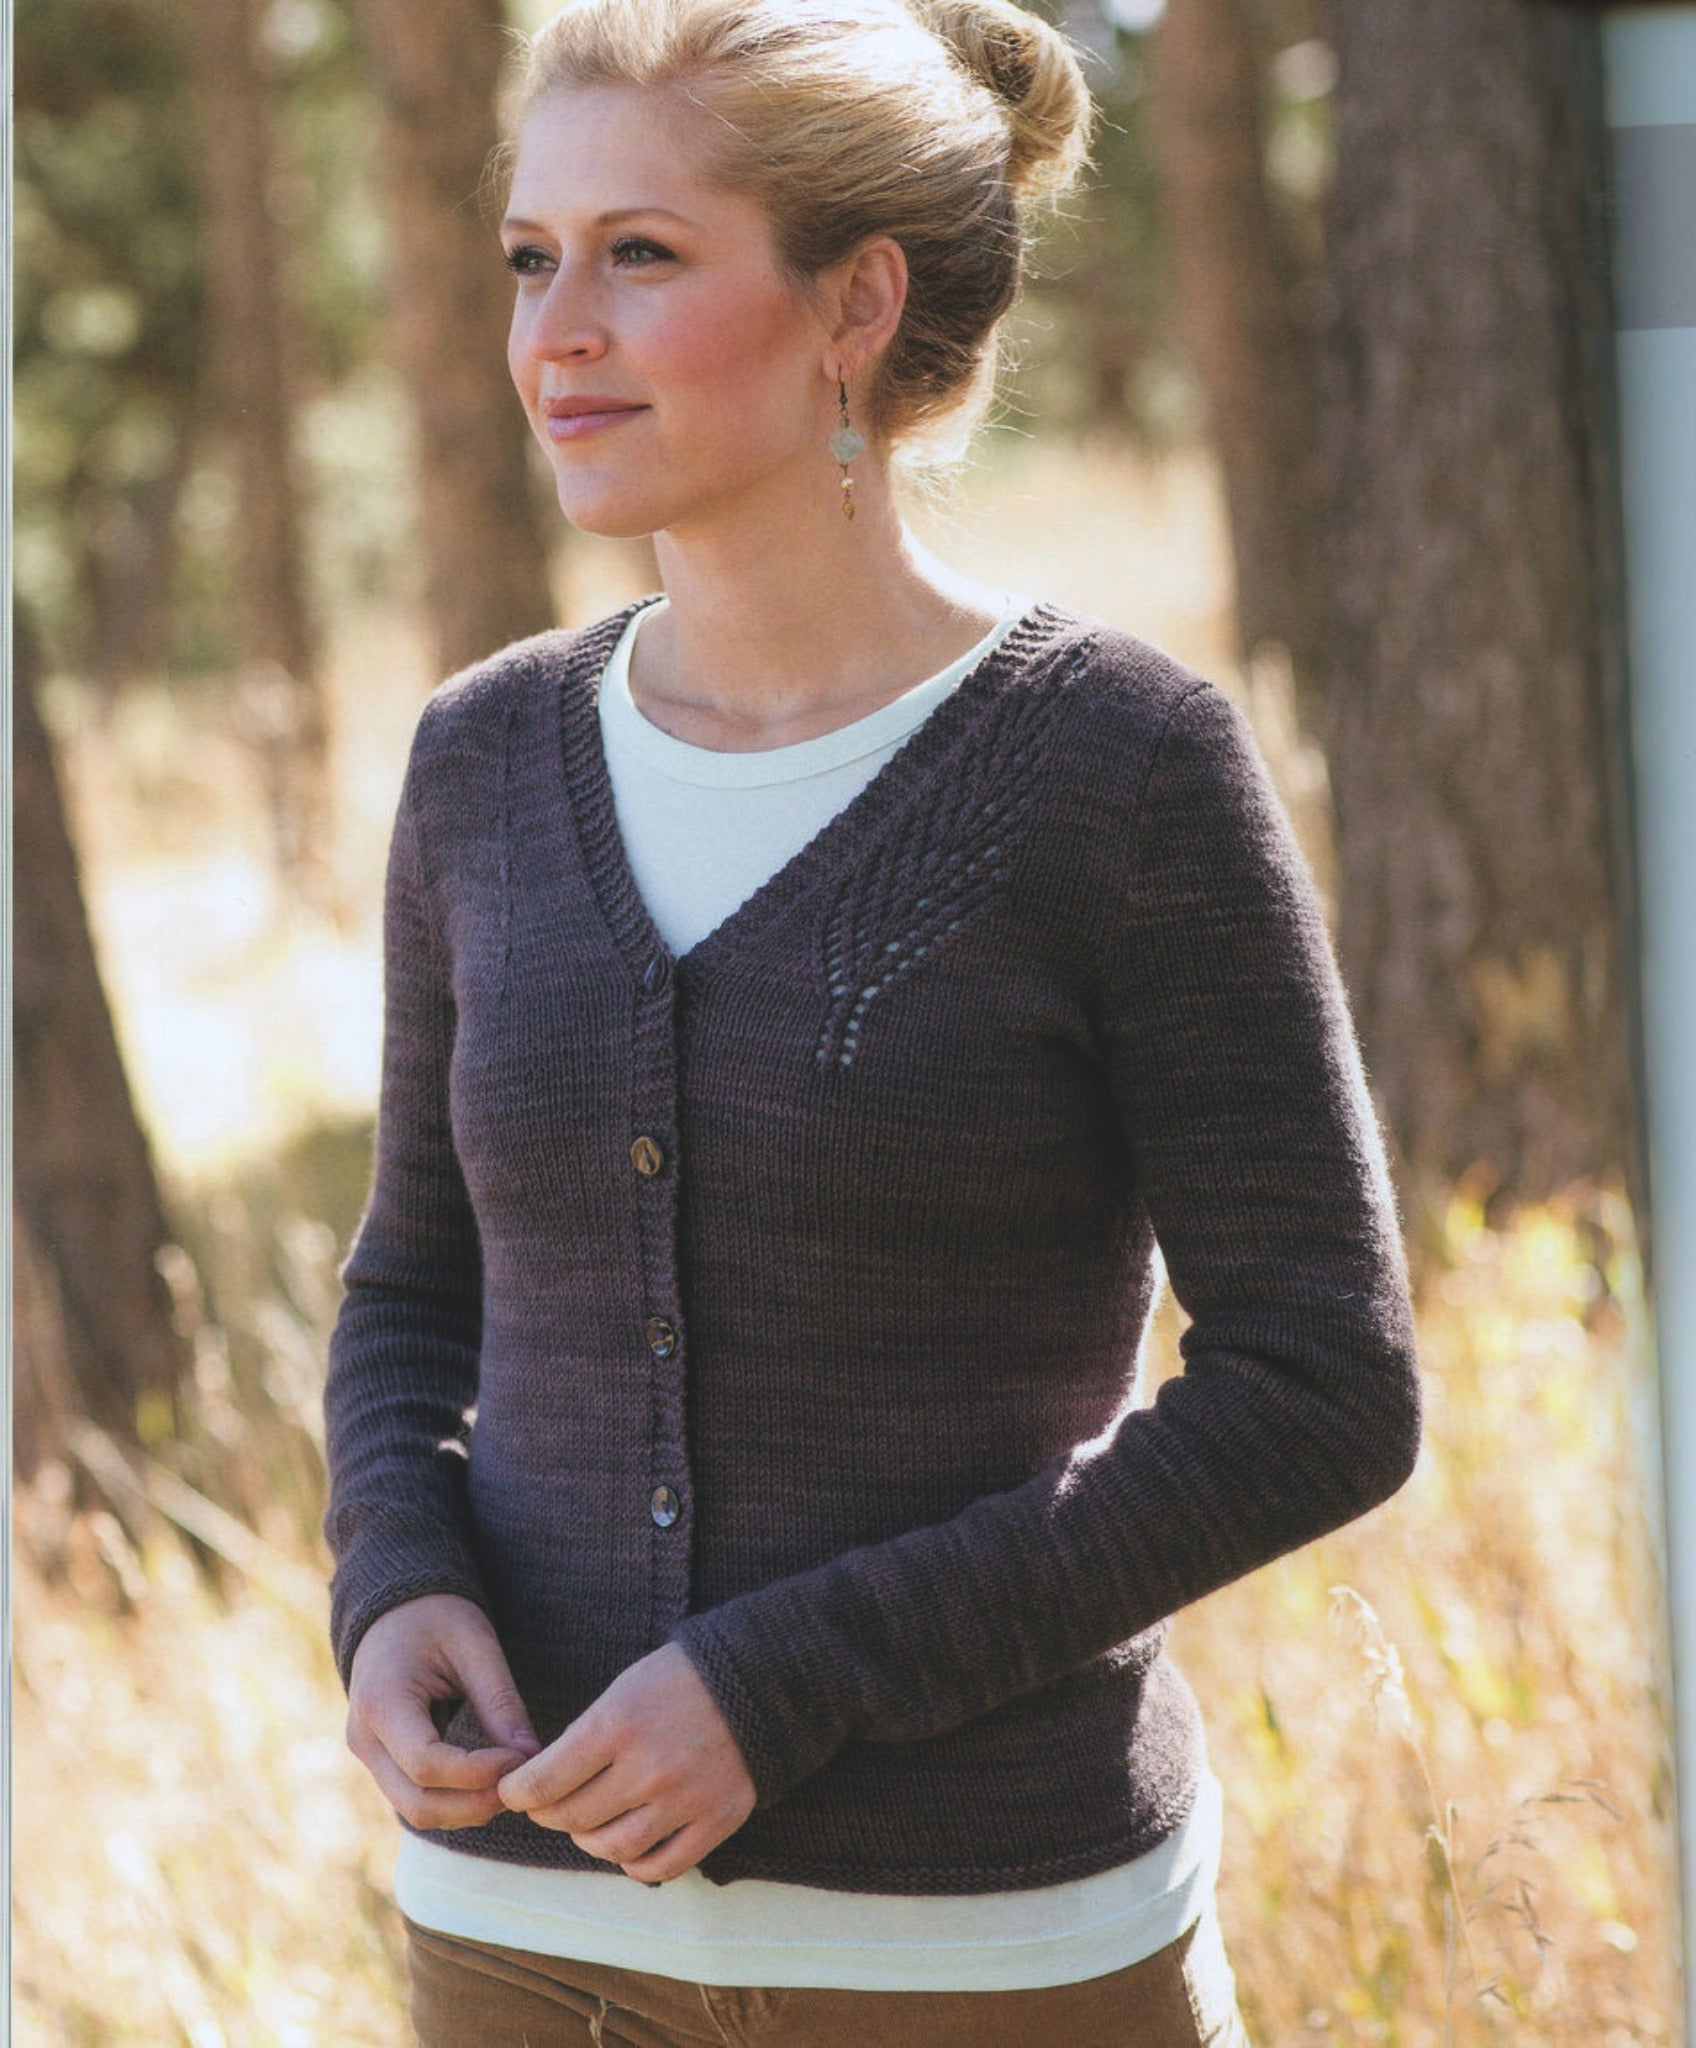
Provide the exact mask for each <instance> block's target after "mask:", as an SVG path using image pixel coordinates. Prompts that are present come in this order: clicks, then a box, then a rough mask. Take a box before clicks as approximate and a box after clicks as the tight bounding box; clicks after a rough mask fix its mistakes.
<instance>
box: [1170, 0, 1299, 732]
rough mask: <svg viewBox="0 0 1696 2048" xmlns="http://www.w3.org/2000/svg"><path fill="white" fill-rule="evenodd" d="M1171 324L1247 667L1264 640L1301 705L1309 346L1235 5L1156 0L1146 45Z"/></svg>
mask: <svg viewBox="0 0 1696 2048" xmlns="http://www.w3.org/2000/svg"><path fill="white" fill-rule="evenodd" d="M1151 47H1152V54H1153V64H1154V92H1153V95H1152V100H1151V105H1152V108H1153V112H1154V121H1155V131H1154V132H1155V137H1156V144H1157V148H1158V150H1159V155H1160V171H1161V189H1162V196H1163V202H1164V210H1165V219H1166V238H1167V243H1168V246H1169V248H1170V249H1171V252H1172V256H1171V261H1172V269H1173V279H1172V281H1173V284H1174V287H1175V289H1176V295H1177V303H1178V322H1179V330H1180V334H1181V336H1182V339H1183V343H1184V347H1185V350H1186V352H1187V353H1188V355H1189V358H1190V361H1191V363H1192V365H1193V366H1194V369H1195V371H1196V374H1197V376H1198V377H1199V379H1200V382H1201V386H1202V390H1203V393H1204V395H1205V397H1206V401H1207V411H1208V418H1209V424H1210V428H1211V434H1212V439H1213V442H1214V446H1215V447H1216V449H1217V451H1218V454H1219V459H1220V466H1221V469H1222V471H1223V474H1224V481H1225V496H1226V506H1227V512H1228V517H1229V521H1230V529H1231V544H1232V553H1233V556H1234V560H1235V565H1236V580H1237V592H1236V616H1237V633H1238V641H1239V647H1240V652H1241V654H1242V656H1243V659H1244V660H1245V662H1246V661H1247V660H1249V659H1250V658H1252V657H1253V656H1254V655H1255V654H1256V653H1257V651H1259V650H1260V649H1261V648H1262V647H1263V646H1264V644H1265V643H1267V642H1268V641H1271V642H1276V643H1278V645H1280V646H1281V647H1282V648H1283V649H1284V650H1285V651H1286V652H1287V653H1288V655H1289V658H1290V661H1291V665H1292V667H1293V669H1294V672H1295V676H1296V679H1297V687H1298V692H1300V693H1302V694H1303V695H1304V696H1305V695H1306V693H1307V690H1308V688H1309V687H1310V685H1311V682H1312V679H1313V677H1314V676H1315V674H1316V673H1317V672H1318V669H1319V667H1320V648H1321V636H1322V630H1323V622H1322V615H1321V611H1320V593H1319V588H1318V575H1317V563H1316V559H1315V550H1314V546H1313V536H1314V534H1315V532H1316V530H1317V525H1318V517H1317V513H1318V491H1319V488H1320V475H1319V470H1318V465H1317V451H1318V435H1317V432H1316V420H1315V410H1314V408H1315V397H1316V356H1315V345H1314V339H1313V336H1312V335H1311V333H1309V332H1308V331H1307V330H1306V329H1305V328H1304V327H1303V326H1302V325H1301V323H1300V322H1299V321H1298V320H1297V318H1296V312H1295V308H1296V303H1297V294H1296V287H1297V283H1298V276H1299V273H1298V267H1297V264H1296V262H1295V258H1294V254H1293V252H1292V251H1291V249H1290V248H1289V246H1288V243H1287V241H1286V238H1285V236H1284V234H1283V233H1282V231H1281V226H1280V223H1279V221H1278V219H1277V217H1276V215H1275V214H1274V212H1273V210H1272V207H1271V204H1270V202H1269V200H1268V196H1267V191H1266V184H1265V178H1264V174H1263V169H1262V165H1263V161H1264V154H1265V140H1264V133H1263V122H1262V118H1261V83H1260V80H1261V58H1260V52H1259V50H1258V48H1257V46H1256V37H1255V33H1254V29H1253V25H1252V23H1251V21H1250V18H1249V13H1248V9H1247V5H1246V0H1168V5H1167V7H1166V11H1165V14H1164V15H1163V16H1162V18H1161V21H1160V25H1159V27H1158V28H1157V29H1156V30H1155V32H1154V34H1153V36H1152V38H1151Z"/></svg>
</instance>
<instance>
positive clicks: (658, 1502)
mask: <svg viewBox="0 0 1696 2048" xmlns="http://www.w3.org/2000/svg"><path fill="white" fill-rule="evenodd" d="M682 1512H683V1503H682V1501H680V1500H679V1499H678V1497H677V1495H676V1494H675V1493H673V1492H672V1490H671V1488H670V1487H669V1486H656V1487H655V1488H654V1491H653V1497H652V1499H650V1501H649V1502H648V1513H649V1514H650V1515H652V1516H653V1518H654V1526H655V1527H656V1528H658V1529H669V1528H670V1527H671V1526H672V1524H673V1523H674V1522H675V1521H676V1520H677V1518H678V1516H679V1515H681V1514H682Z"/></svg>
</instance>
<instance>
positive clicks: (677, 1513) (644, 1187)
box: [625, 949, 690, 1641]
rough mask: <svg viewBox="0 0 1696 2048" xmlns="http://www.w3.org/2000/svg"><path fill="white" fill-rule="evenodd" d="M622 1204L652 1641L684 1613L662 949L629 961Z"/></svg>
mask: <svg viewBox="0 0 1696 2048" xmlns="http://www.w3.org/2000/svg"><path fill="white" fill-rule="evenodd" d="M633 964H634V966H635V977H636V988H635V1005H634V1017H633V1019H632V1022H633V1025H634V1045H633V1051H634V1055H635V1064H634V1069H633V1072H632V1076H631V1082H632V1086H631V1095H630V1105H629V1114H630V1122H629V1124H628V1125H627V1126H626V1129H627V1131H628V1133H629V1138H628V1144H629V1154H628V1157H629V1166H628V1168H627V1169H626V1171H627V1172H628V1173H629V1174H630V1179H629V1180H627V1181H626V1182H625V1187H626V1189H627V1190H628V1194H627V1199H628V1200H629V1201H630V1202H631V1203H632V1205H633V1207H634V1210H635V1217H636V1230H637V1240H638V1243H639V1245H640V1248H641V1286H642V1294H641V1295H640V1296H638V1302H639V1303H640V1304H641V1305H640V1306H639V1307H638V1308H637V1311H636V1314H637V1318H638V1320H639V1324H640V1329H641V1334H642V1342H643V1345H644V1347H645V1349H646V1352H647V1355H648V1360H649V1387H650V1414H651V1417H652V1421H651V1429H650V1435H649V1438H648V1443H647V1447H646V1450H647V1473H646V1477H647V1484H648V1491H647V1493H646V1494H645V1495H641V1494H638V1495H637V1497H636V1500H635V1501H633V1502H632V1503H631V1506H632V1508H633V1509H634V1511H635V1512H636V1513H638V1514H640V1513H642V1512H643V1505H642V1504H643V1503H645V1507H646V1513H647V1518H648V1525H649V1536H650V1538H651V1567H650V1569H651V1574H652V1576H651V1581H650V1583H651V1586H652V1598H653V1606H652V1610H651V1613H650V1619H649V1627H650V1631H651V1639H652V1640H655V1641H658V1640H662V1639H663V1638H664V1637H665V1636H666V1635H668V1634H669V1633H670V1630H671V1628H672V1626H673V1625H674V1624H675V1622H676V1620H677V1618H678V1617H679V1616H680V1615H682V1614H684V1613H686V1612H687V1611H688V1606H689V1573H690V1563H689V1550H690V1542H689V1532H690V1513H689V1499H690V1473H689V1448H688V1432H687V1426H686V1420H685V1409H686V1394H685V1378H686V1355H687V1350H688V1345H687V1339H686V1336H685V1332H684V1302H683V1299H682V1293H681V1289H680V1285H679V1275H678V1268H677V1201H678V1179H679V1173H680V1159H679V1154H678V1149H677V1147H678V1106H677V1074H678V1053H677V1030H678V995H679V987H678V984H679V977H678V975H677V974H676V972H675V971H674V963H673V962H672V960H671V958H670V956H669V954H667V953H666V952H665V951H664V950H663V949H661V950H656V951H653V952H651V953H649V954H648V955H647V957H646V958H645V959H644V958H642V957H641V956H639V955H638V956H637V960H636V961H635V962H634V963H633Z"/></svg>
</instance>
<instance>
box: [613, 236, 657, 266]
mask: <svg viewBox="0 0 1696 2048" xmlns="http://www.w3.org/2000/svg"><path fill="white" fill-rule="evenodd" d="M612 253H613V260H614V261H615V262H616V263H617V264H618V265H619V266H620V267H621V268H622V269H625V270H646V269H648V267H649V266H650V265H651V264H654V263H666V262H669V261H670V260H671V251H670V250H669V249H667V248H664V247H662V246H661V244H660V243H658V242H650V241H649V240H648V238H647V237H646V236H645V235H620V236H619V237H618V239H617V241H615V242H614V243H613V245H612Z"/></svg>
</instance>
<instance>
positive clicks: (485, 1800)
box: [348, 1733, 504, 1828]
mask: <svg viewBox="0 0 1696 2048" xmlns="http://www.w3.org/2000/svg"><path fill="white" fill-rule="evenodd" d="M348 1746H349V1748H350V1749H352V1751H353V1753H354V1755H355V1756H356V1757H358V1759H359V1761H360V1762H361V1763H362V1764H363V1765H364V1766H365V1768H366V1769H367V1770H368V1771H369V1772H370V1773H371V1775H372V1777H373V1778H374V1779H375V1780H376V1781H377V1789H378V1790H379V1791H380V1792H381V1793H382V1795H383V1797H384V1798H385V1799H386V1800H387V1801H388V1802H389V1804H390V1805H391V1806H392V1807H393V1808H394V1810H395V1811H396V1813H398V1814H399V1815H400V1816H401V1818H402V1819H403V1820H406V1821H410V1822H411V1824H412V1825H413V1826H414V1827H415V1828H475V1827H481V1826H482V1825H483V1823H484V1822H485V1821H490V1820H493V1819H494V1817H495V1815H496V1814H497V1813H500V1812H502V1811H504V1809H503V1807H502V1805H501V1796H500V1793H499V1792H498V1791H496V1790H495V1788H494V1787H493V1786H492V1785H491V1786H489V1787H488V1788H487V1789H486V1790H484V1791H457V1792H456V1791H452V1790H442V1789H440V1788H437V1787H426V1786H423V1785H420V1784H418V1783H416V1782H415V1781H414V1780H413V1779H411V1778H409V1777H408V1776H407V1774H406V1773H405V1771H403V1770H402V1769H401V1767H400V1765H399V1764H397V1763H396V1762H395V1760H394V1758H393V1757H392V1756H390V1754H389V1752H388V1751H387V1750H386V1749H385V1748H384V1747H383V1745H382V1744H381V1743H380V1742H376V1741H374V1740H371V1739H370V1738H369V1737H368V1736H366V1735H363V1734H362V1736H361V1738H360V1739H359V1740H358V1741H355V1740H354V1738H353V1735H352V1734H351V1733H350V1734H349V1737H348ZM461 1753H462V1754H463V1752H461Z"/></svg>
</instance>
